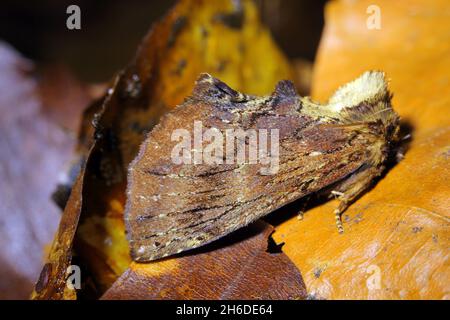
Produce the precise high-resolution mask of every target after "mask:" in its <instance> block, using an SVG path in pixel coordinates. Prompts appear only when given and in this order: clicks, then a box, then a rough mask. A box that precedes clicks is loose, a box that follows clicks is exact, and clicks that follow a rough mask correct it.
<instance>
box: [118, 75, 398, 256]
mask: <svg viewBox="0 0 450 320" xmlns="http://www.w3.org/2000/svg"><path fill="white" fill-rule="evenodd" d="M391 97H392V96H391V93H390V92H389V90H388V87H387V82H386V80H385V76H384V73H382V72H375V71H370V72H366V73H364V74H362V75H361V76H360V77H359V78H357V79H356V80H354V81H352V82H350V83H348V84H346V85H344V86H343V87H341V88H339V89H338V90H337V91H336V92H335V93H334V95H332V97H331V98H330V99H329V101H328V103H327V104H319V103H316V102H314V101H312V100H311V99H310V98H309V97H300V96H298V95H297V92H296V89H295V87H294V85H293V83H292V82H290V81H280V82H279V83H278V84H277V85H276V88H275V91H274V92H273V93H272V94H271V95H270V96H266V97H256V96H251V95H246V94H243V93H240V92H237V91H235V90H233V89H232V88H230V87H229V86H227V85H226V84H225V83H224V82H222V81H220V80H218V79H215V78H214V77H212V76H210V75H209V74H201V75H200V77H199V78H198V80H197V81H196V85H195V87H194V89H193V92H192V95H191V96H190V97H188V98H186V99H185V101H184V103H183V104H181V105H179V106H178V107H176V108H175V109H174V110H173V111H172V112H170V113H168V114H166V115H165V116H163V117H162V118H161V120H160V122H159V124H158V125H156V126H155V127H154V128H153V130H152V131H151V132H150V133H149V134H148V136H147V137H146V140H145V141H144V142H143V144H142V145H141V148H140V151H139V154H138V156H137V157H136V158H135V159H134V161H133V162H132V163H131V165H130V167H129V173H128V175H129V176H128V186H127V203H126V208H125V222H126V229H127V237H128V241H129V244H130V248H131V255H132V258H133V259H134V260H136V261H151V260H154V259H158V258H162V257H167V256H169V255H173V254H176V253H180V252H182V251H185V250H188V249H192V248H196V247H199V246H202V245H204V244H207V243H209V242H211V241H214V240H216V239H218V238H220V237H223V236H225V235H227V234H229V233H230V232H232V231H234V230H236V229H238V228H241V227H244V226H246V225H248V224H249V223H251V222H253V221H255V220H257V219H259V218H261V217H263V216H265V215H267V214H268V213H270V212H272V211H274V210H276V209H278V208H280V207H282V206H284V205H286V204H288V203H290V202H292V201H295V200H297V199H300V198H303V197H305V196H307V195H309V194H312V193H317V192H323V191H324V190H327V189H329V188H330V187H331V188H332V190H330V191H331V192H332V193H333V194H334V195H336V196H337V198H338V199H339V200H340V202H339V206H338V207H337V208H336V210H335V211H334V214H335V217H336V224H337V227H338V231H339V232H343V227H342V222H341V218H340V217H341V214H342V212H344V210H345V209H346V208H347V207H348V206H349V205H350V204H351V203H352V201H354V200H355V199H356V198H357V197H358V196H359V195H361V194H362V193H363V192H364V191H365V190H366V189H367V188H368V187H369V186H370V185H371V183H372V181H373V180H374V178H376V177H377V176H379V175H380V174H381V173H382V172H383V170H384V169H385V164H386V161H387V159H388V157H389V155H390V153H391V152H392V151H393V149H394V147H393V145H394V143H395V142H396V141H398V139H399V138H398V136H399V117H398V115H397V114H396V113H395V111H394V110H393V108H392V106H391ZM199 123H201V131H202V132H200V133H204V132H206V130H209V129H214V131H215V132H216V133H224V132H225V133H226V132H234V131H236V130H239V129H240V130H243V131H244V132H253V133H255V132H256V133H258V132H259V133H260V132H266V133H267V132H276V133H277V134H275V135H274V136H275V137H276V140H275V139H272V140H271V138H268V137H266V138H265V139H264V137H263V136H259V135H257V140H256V142H260V144H259V145H257V147H256V149H255V148H253V151H255V150H256V152H260V151H261V150H262V151H267V152H266V154H265V155H266V159H267V157H268V156H270V157H273V156H276V160H277V163H276V170H272V171H270V170H269V172H267V170H266V172H264V170H262V169H267V167H269V165H268V163H269V162H267V161H266V162H263V161H256V162H252V163H250V161H246V162H245V161H244V162H242V161H241V162H239V161H235V162H233V161H227V160H230V159H232V158H233V156H237V153H238V152H239V150H241V151H242V149H233V148H228V149H227V148H226V145H227V144H228V143H229V142H226V141H225V140H226V139H222V140H221V139H220V134H212V135H211V134H210V135H209V139H205V136H203V140H202V141H201V143H200V145H199V144H198V143H197V145H195V143H194V144H189V143H187V145H186V148H185V149H184V150H181V149H180V150H178V151H179V153H180V155H181V156H182V157H181V160H186V161H180V159H175V160H174V157H173V155H174V150H175V149H176V148H177V147H179V144H180V143H181V142H180V140H181V139H180V136H179V135H176V137H175V139H174V132H179V130H182V131H181V132H184V133H192V132H194V133H195V130H197V131H198V130H199V129H198V127H197V128H196V125H198V124H199ZM233 130H234V131H233ZM209 132H211V131H209ZM197 133H199V132H197ZM213 137H214V139H213ZM207 138H208V137H207ZM250 138H254V135H252V136H251V137H249V136H244V137H242V136H241V137H240V138H239V139H240V140H239V139H236V141H237V142H240V143H241V146H243V147H244V149H245V147H247V149H245V150H244V151H245V152H246V155H248V156H251V154H250V153H251V152H250V151H251V148H250V147H251V146H252V144H251V143H250V142H251V141H250V140H251V139H250ZM272 138H273V136H272ZM213 140H216V141H215V143H216V144H215V146H216V147H217V146H219V148H218V149H217V148H207V147H205V145H208V144H212V143H213ZM188 142H189V141H188ZM191 142H192V141H191ZM253 142H254V140H253ZM269 144H273V145H275V144H276V145H277V149H276V150H275V149H273V150H272V148H263V147H262V146H263V145H266V146H267V145H269ZM221 145H222V146H223V148H220V146H221ZM230 145H231V144H230ZM230 145H228V146H230ZM253 147H254V146H253ZM211 150H213V151H214V152H213V151H211ZM220 151H222V152H220ZM271 151H274V153H275V155H273V154H270V152H271ZM205 153H209V154H208V156H209V159H210V160H211V158H212V159H213V160H215V161H206V162H205V161H203V162H201V161H195V160H196V158H197V160H198V159H200V160H201V157H198V156H199V154H200V156H206V154H205ZM175 154H177V151H176V150H175Z"/></svg>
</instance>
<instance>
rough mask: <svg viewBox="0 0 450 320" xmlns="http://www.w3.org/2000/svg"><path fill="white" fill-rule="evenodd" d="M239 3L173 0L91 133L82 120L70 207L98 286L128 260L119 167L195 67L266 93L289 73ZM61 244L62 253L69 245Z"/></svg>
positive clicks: (246, 4) (250, 10)
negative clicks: (76, 195) (76, 201)
mask: <svg viewBox="0 0 450 320" xmlns="http://www.w3.org/2000/svg"><path fill="white" fill-rule="evenodd" d="M239 3H241V4H237V3H235V2H233V1H225V0H221V1H214V2H203V1H195V0H182V1H179V3H178V4H177V5H176V6H175V7H174V8H173V9H172V10H171V11H170V12H169V14H168V15H167V16H166V17H165V18H164V19H163V20H162V21H161V22H159V23H157V24H155V25H154V26H153V27H152V30H151V31H150V32H149V34H148V35H147V36H146V37H145V39H144V41H143V43H142V44H141V46H140V48H139V50H138V52H137V54H136V57H135V59H134V60H133V61H132V62H131V63H130V64H129V66H128V67H127V68H126V69H125V70H124V71H122V72H120V73H119V74H118V76H117V77H116V78H115V80H114V83H113V84H112V86H111V88H110V89H109V90H108V91H107V93H106V94H105V96H104V98H103V100H102V101H100V102H97V103H95V104H94V105H93V106H92V107H91V108H90V109H89V110H88V111H87V113H86V116H85V118H84V121H83V124H86V123H88V121H90V119H91V118H90V117H91V116H92V115H93V114H94V113H96V115H95V116H94V119H93V120H94V123H95V132H94V133H93V135H94V139H90V138H89V137H90V130H89V127H88V126H85V125H83V127H82V128H83V129H82V133H81V135H80V137H81V138H82V139H81V142H80V145H79V148H78V149H79V150H80V153H81V154H86V151H87V150H88V149H89V147H91V146H92V149H91V151H90V153H89V154H88V155H87V156H86V158H87V160H86V168H85V171H84V177H83V185H82V191H81V192H80V195H81V194H82V204H81V207H80V208H77V210H75V212H78V214H79V215H80V223H79V227H78V230H77V234H76V237H75V238H76V241H75V249H76V251H77V253H78V254H79V255H80V258H81V260H82V261H83V262H84V263H86V265H87V267H88V269H89V273H90V274H92V275H93V278H94V279H95V282H96V285H97V288H98V291H99V292H103V291H105V290H106V289H108V288H109V287H110V286H111V285H112V283H113V282H114V280H115V279H117V277H118V276H120V275H121V274H122V272H123V271H125V270H126V268H127V267H128V265H129V263H130V261H131V260H130V257H129V249H128V244H127V241H126V239H125V228H124V224H123V206H124V203H125V186H126V178H125V177H126V170H127V167H128V164H129V163H130V161H131V160H132V159H133V158H134V157H135V156H136V154H137V151H138V148H139V145H140V143H141V142H142V141H143V138H144V135H145V133H146V132H148V131H149V130H150V129H151V128H152V127H153V126H154V125H155V124H156V123H157V122H158V120H159V118H160V116H161V115H163V114H164V113H165V112H166V111H167V110H169V109H170V108H173V107H175V106H176V105H177V104H179V103H181V102H182V101H183V99H184V97H186V96H187V95H188V94H189V93H190V92H191V91H192V88H193V86H194V81H195V79H196V78H197V76H198V75H199V74H200V73H201V72H209V73H211V74H213V75H214V76H217V77H220V78H221V79H223V80H225V81H227V82H228V83H229V84H230V85H232V86H233V87H235V88H237V89H238V90H242V91H244V92H249V93H254V94H267V93H269V92H270V91H271V90H272V89H273V87H274V85H275V83H276V82H277V81H278V80H279V79H290V78H292V75H291V71H290V67H289V63H288V61H287V60H286V59H285V58H284V56H283V54H282V53H281V52H280V51H279V50H278V49H277V47H276V46H275V44H274V42H273V40H272V39H271V37H270V35H269V32H268V31H267V30H266V29H265V28H264V27H263V26H262V25H261V23H260V21H259V17H258V14H257V10H256V7H255V6H254V4H253V3H252V2H251V1H241V2H239ZM230 19H231V20H230ZM82 174H83V173H82ZM80 201H81V200H80ZM73 211H74V210H73V209H71V208H69V209H67V208H66V211H65V213H64V215H73V218H72V221H76V219H75V218H74V217H75V215H76V214H74V212H73ZM63 227H64V225H61V226H60V228H63ZM60 234H62V231H61V230H60ZM66 245H67V247H66V250H64V255H66V254H67V253H68V252H69V251H70V250H69V249H70V244H69V243H66ZM61 252H62V251H61ZM52 254H53V253H51V255H52ZM49 283H50V282H49ZM51 283H53V284H58V285H62V284H63V283H62V282H57V281H56V282H51ZM44 291H45V290H43V291H42V292H44ZM49 292H63V288H62V287H59V288H52V289H51V290H50V291H49ZM37 297H39V295H38V296H37ZM61 297H62V296H61V295H60V294H58V295H56V296H52V298H61ZM46 298H48V297H47V296H46Z"/></svg>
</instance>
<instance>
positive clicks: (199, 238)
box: [195, 237, 205, 241]
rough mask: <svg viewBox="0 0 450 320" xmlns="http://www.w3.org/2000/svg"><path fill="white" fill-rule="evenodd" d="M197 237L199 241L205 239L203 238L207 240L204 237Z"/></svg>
mask: <svg viewBox="0 0 450 320" xmlns="http://www.w3.org/2000/svg"><path fill="white" fill-rule="evenodd" d="M195 239H196V240H198V241H203V240H205V238H204V237H197V238H195Z"/></svg>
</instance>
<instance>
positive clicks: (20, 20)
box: [0, 0, 326, 82]
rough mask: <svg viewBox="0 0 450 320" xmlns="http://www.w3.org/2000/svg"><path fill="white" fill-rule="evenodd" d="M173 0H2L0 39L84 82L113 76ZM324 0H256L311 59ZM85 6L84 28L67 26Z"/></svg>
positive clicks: (293, 51)
mask: <svg viewBox="0 0 450 320" xmlns="http://www.w3.org/2000/svg"><path fill="white" fill-rule="evenodd" d="M174 2H175V1H174V0H152V1H145V0H128V1H125V0H95V1H92V0H78V1H77V0H39V1H29V0H2V1H1V4H0V39H1V40H3V41H5V42H8V43H9V44H11V45H12V46H13V47H15V48H16V49H17V50H19V51H20V52H21V53H22V54H24V55H25V56H26V57H28V58H31V59H32V60H35V61H37V62H38V63H41V64H55V63H56V64H62V65H66V66H68V67H69V69H71V71H73V72H74V73H75V75H76V76H77V77H78V78H80V79H81V80H83V81H88V82H98V81H101V82H103V81H107V80H109V79H110V78H111V77H112V75H113V74H114V72H116V71H117V70H119V69H121V68H122V67H123V66H124V65H125V64H126V63H127V62H128V61H129V60H130V58H131V57H132V55H133V53H134V52H135V50H136V48H137V46H138V44H139V42H140V40H141V38H142V37H143V36H144V35H145V34H146V32H147V31H148V29H149V28H150V26H151V24H152V22H154V21H155V20H157V19H159V18H160V17H161V16H162V15H163V14H164V13H165V12H167V10H168V9H169V8H170V7H171V6H172V5H173V3H174ZM325 2H326V1H325V0H255V3H256V4H257V5H258V7H259V8H260V11H261V16H262V19H263V21H264V22H265V23H266V24H267V25H268V26H269V28H270V29H271V31H272V33H273V35H274V38H275V40H276V41H277V43H278V44H279V46H280V47H281V48H282V50H283V51H284V52H285V54H286V55H288V56H289V57H290V58H304V59H307V60H310V61H312V60H313V59H314V56H315V52H316V49H317V46H318V43H319V39H320V35H321V32H322V28H323V7H324V3H325ZM71 4H76V5H78V6H80V8H81V30H68V29H67V28H66V19H67V17H68V14H66V8H67V7H68V6H69V5H71Z"/></svg>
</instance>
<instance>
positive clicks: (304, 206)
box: [297, 196, 311, 220]
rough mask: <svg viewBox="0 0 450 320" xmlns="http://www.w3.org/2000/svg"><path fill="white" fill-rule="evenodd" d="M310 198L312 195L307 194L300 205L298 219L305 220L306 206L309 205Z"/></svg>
mask: <svg viewBox="0 0 450 320" xmlns="http://www.w3.org/2000/svg"><path fill="white" fill-rule="evenodd" d="M310 198H311V196H306V197H305V198H304V200H303V201H302V203H301V205H300V210H299V211H298V213H297V219H298V220H303V216H304V215H305V209H306V206H307V205H308V201H309V199H310Z"/></svg>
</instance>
